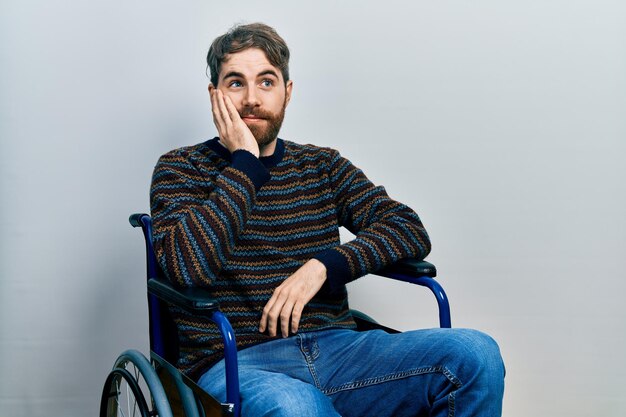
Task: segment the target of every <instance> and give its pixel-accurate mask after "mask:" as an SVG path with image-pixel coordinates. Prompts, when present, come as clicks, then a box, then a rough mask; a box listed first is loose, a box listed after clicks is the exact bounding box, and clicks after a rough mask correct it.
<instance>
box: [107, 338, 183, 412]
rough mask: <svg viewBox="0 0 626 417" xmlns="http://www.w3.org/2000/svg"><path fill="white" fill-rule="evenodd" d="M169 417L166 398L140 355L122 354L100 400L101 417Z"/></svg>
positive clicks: (110, 374) (148, 364)
mask: <svg viewBox="0 0 626 417" xmlns="http://www.w3.org/2000/svg"><path fill="white" fill-rule="evenodd" d="M130 416H141V417H152V416H158V417H172V410H171V408H170V405H169V402H168V400H167V396H166V395H165V391H164V390H163V386H162V384H161V381H160V380H159V378H158V376H157V374H156V372H155V370H154V368H153V367H152V365H151V364H150V362H149V361H148V359H146V357H145V356H143V354H141V353H139V352H137V351H134V350H129V351H126V352H124V353H122V354H121V355H120V356H119V357H118V358H117V360H116V361H115V365H114V367H113V370H112V371H111V372H110V373H109V375H108V377H107V379H106V382H105V384H104V388H103V390H102V398H101V400H100V417H130Z"/></svg>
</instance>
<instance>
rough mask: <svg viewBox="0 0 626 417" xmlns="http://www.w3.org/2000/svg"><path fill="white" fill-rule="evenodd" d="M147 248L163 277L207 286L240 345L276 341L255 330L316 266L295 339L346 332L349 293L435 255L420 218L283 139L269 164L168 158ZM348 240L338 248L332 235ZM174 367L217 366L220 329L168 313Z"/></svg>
mask: <svg viewBox="0 0 626 417" xmlns="http://www.w3.org/2000/svg"><path fill="white" fill-rule="evenodd" d="M150 199H151V212H152V216H153V219H154V247H155V250H156V254H157V258H158V259H159V263H160V264H161V266H162V268H163V270H164V271H165V274H166V275H167V277H168V278H169V279H170V280H171V281H173V282H174V283H175V284H178V285H179V286H182V287H193V286H201V287H209V288H210V289H211V291H212V293H213V295H214V296H215V298H216V299H217V300H218V301H219V303H220V306H221V309H222V311H223V313H224V314H225V315H226V316H227V317H228V319H229V320H230V322H231V324H232V326H233V328H234V330H235V333H236V337H237V345H238V348H239V349H241V348H245V347H248V346H252V345H255V344H258V343H261V342H264V341H267V340H270V339H271V338H270V337H269V336H267V335H265V334H261V333H259V331H258V326H259V322H260V318H261V313H262V309H263V307H264V306H265V304H266V303H267V301H268V300H269V298H270V297H271V295H272V292H273V291H274V289H275V288H276V287H277V286H278V285H279V284H280V283H281V282H282V281H283V280H285V279H286V278H287V277H289V276H290V275H291V274H292V273H294V272H295V271H296V270H297V269H298V268H299V267H300V266H302V265H303V264H304V263H305V262H306V261H308V260H310V259H311V258H316V259H318V260H319V261H321V262H322V263H323V264H324V265H325V266H326V268H327V280H326V283H325V284H324V286H323V287H322V289H321V290H320V292H319V293H318V294H317V295H316V296H315V297H314V298H313V299H312V300H311V301H310V302H309V304H308V305H307V306H306V307H305V309H304V311H303V313H302V318H301V321H300V329H299V331H302V332H306V331H313V330H320V329H326V328H353V327H354V321H353V319H352V317H351V315H350V313H349V308H348V300H347V293H346V288H345V284H346V283H347V282H349V281H351V280H354V279H356V278H358V277H361V276H363V275H365V274H367V273H368V272H373V271H375V270H377V269H379V268H381V267H383V266H385V265H388V264H390V263H392V262H394V261H396V260H398V259H401V258H405V257H418V258H424V257H425V256H426V255H427V254H428V252H429V251H430V242H429V240H428V235H427V234H426V231H425V230H424V228H423V226H422V223H421V222H420V219H419V217H418V216H417V214H415V212H413V211H412V210H411V209H409V208H408V207H407V206H405V205H403V204H400V203H398V202H396V201H394V200H392V199H390V198H389V197H388V195H387V193H386V192H385V190H384V188H383V187H377V186H374V185H373V184H372V183H371V182H370V181H369V180H368V179H367V178H366V177H365V175H364V174H363V172H362V171H361V170H359V169H358V168H356V167H355V166H354V165H352V164H351V163H350V162H349V161H348V160H347V159H345V158H343V157H342V156H341V155H340V154H339V152H337V151H335V150H333V149H330V148H321V147H316V146H312V145H300V144H296V143H293V142H289V141H284V140H281V139H278V141H277V145H276V150H275V152H274V154H273V155H272V156H268V157H261V158H258V159H257V158H256V157H255V156H254V155H252V154H251V153H249V152H247V151H243V150H240V151H236V152H234V153H232V154H230V153H229V152H228V150H227V149H226V148H224V147H223V146H222V145H221V144H220V143H219V141H218V138H214V139H212V140H209V141H207V142H204V143H201V144H198V145H195V146H189V147H184V148H181V149H177V150H173V151H171V152H168V153H167V154H165V155H163V156H162V157H161V158H160V159H159V161H158V163H157V165H156V167H155V170H154V174H153V178H152V187H151V190H150ZM340 226H344V227H346V228H347V229H348V230H350V231H351V232H352V233H354V234H355V236H356V237H355V239H354V240H352V241H350V242H347V243H344V244H341V242H340V239H339V227H340ZM172 313H173V317H174V320H175V322H176V325H177V328H178V332H179V337H180V352H181V357H180V360H179V363H178V367H179V368H180V369H181V370H182V371H183V372H184V373H186V374H187V375H189V376H191V377H192V378H197V377H199V376H200V375H201V372H202V371H203V370H206V369H207V368H208V367H210V366H211V365H212V364H214V363H215V362H217V361H218V360H219V359H221V357H222V351H223V345H222V343H221V340H220V339H221V338H220V335H219V332H218V330H217V329H216V328H215V326H213V325H212V324H210V323H207V322H206V319H202V318H199V317H194V316H191V315H189V314H187V313H185V312H183V311H181V310H176V309H172Z"/></svg>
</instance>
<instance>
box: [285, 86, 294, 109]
mask: <svg viewBox="0 0 626 417" xmlns="http://www.w3.org/2000/svg"><path fill="white" fill-rule="evenodd" d="M292 89H293V81H292V80H289V81H287V85H285V107H287V104H289V101H290V100H291V90H292Z"/></svg>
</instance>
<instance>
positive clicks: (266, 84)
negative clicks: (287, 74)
mask: <svg viewBox="0 0 626 417" xmlns="http://www.w3.org/2000/svg"><path fill="white" fill-rule="evenodd" d="M261 85H262V86H263V87H272V86H273V85H274V81H273V80H270V79H269V78H265V79H264V80H263V81H261Z"/></svg>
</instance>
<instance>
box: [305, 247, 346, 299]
mask: <svg viewBox="0 0 626 417" xmlns="http://www.w3.org/2000/svg"><path fill="white" fill-rule="evenodd" d="M313 259H317V260H318V261H320V262H321V263H323V264H324V266H325V267H326V282H327V283H328V286H329V289H330V291H331V292H337V291H338V290H340V289H341V288H343V287H344V286H345V285H346V283H348V282H349V281H351V280H352V273H351V272H350V265H349V264H348V260H347V259H346V258H345V257H344V256H343V255H342V254H341V253H339V252H338V251H336V250H334V249H328V250H325V251H324V252H320V253H318V254H317V255H315V256H313Z"/></svg>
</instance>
